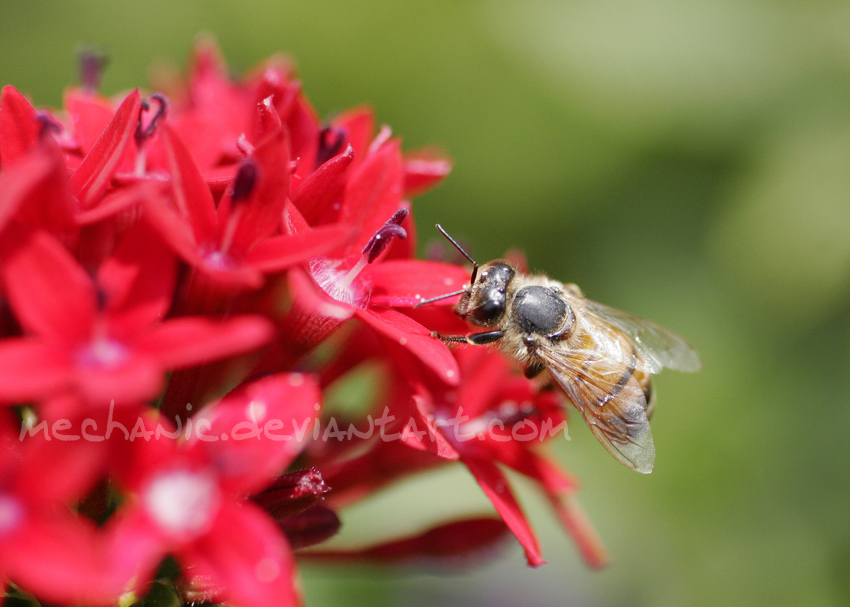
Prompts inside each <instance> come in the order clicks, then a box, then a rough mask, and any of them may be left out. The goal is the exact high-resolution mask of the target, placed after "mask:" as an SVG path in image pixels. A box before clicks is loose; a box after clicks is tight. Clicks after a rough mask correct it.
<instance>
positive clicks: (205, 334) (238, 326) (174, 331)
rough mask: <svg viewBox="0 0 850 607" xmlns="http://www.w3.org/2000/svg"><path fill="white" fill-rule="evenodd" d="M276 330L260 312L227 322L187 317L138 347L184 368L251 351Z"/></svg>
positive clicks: (167, 323) (158, 330) (168, 323)
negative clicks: (260, 315)
mask: <svg viewBox="0 0 850 607" xmlns="http://www.w3.org/2000/svg"><path fill="white" fill-rule="evenodd" d="M272 332H273V328H272V325H271V323H270V322H268V321H267V320H266V319H264V318H262V317H259V316H241V317H234V318H230V319H228V320H225V321H223V322H215V321H212V320H208V319H206V318H199V317H183V318H175V319H172V320H167V321H165V322H164V323H162V325H160V326H158V327H156V328H154V329H153V330H151V331H150V333H149V334H148V335H145V336H144V337H142V338H141V339H140V340H139V342H138V347H139V348H140V349H141V350H143V351H145V352H148V353H150V354H151V355H152V356H155V357H156V358H157V359H158V360H159V361H160V362H161V363H162V364H163V366H165V367H167V368H181V367H188V366H192V365H199V364H202V363H206V362H211V361H214V360H218V359H219V358H223V357H225V356H232V355H234V354H242V353H243V352H248V351H250V350H253V349H254V348H256V347H258V346H260V345H262V344H264V343H265V342H267V341H268V340H269V339H271V336H272Z"/></svg>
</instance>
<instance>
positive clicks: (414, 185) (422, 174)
mask: <svg viewBox="0 0 850 607" xmlns="http://www.w3.org/2000/svg"><path fill="white" fill-rule="evenodd" d="M451 170H452V161H451V160H450V159H449V158H447V157H446V156H445V155H443V154H440V153H439V152H437V151H435V150H433V149H427V148H426V149H423V150H417V151H415V152H408V153H407V154H405V155H404V195H405V197H412V196H418V195H419V194H422V193H424V192H427V191H428V190H430V189H431V188H433V187H434V186H436V185H437V184H438V183H440V182H441V181H442V180H443V179H444V178H445V177H446V175H448V174H449V173H450V172H451Z"/></svg>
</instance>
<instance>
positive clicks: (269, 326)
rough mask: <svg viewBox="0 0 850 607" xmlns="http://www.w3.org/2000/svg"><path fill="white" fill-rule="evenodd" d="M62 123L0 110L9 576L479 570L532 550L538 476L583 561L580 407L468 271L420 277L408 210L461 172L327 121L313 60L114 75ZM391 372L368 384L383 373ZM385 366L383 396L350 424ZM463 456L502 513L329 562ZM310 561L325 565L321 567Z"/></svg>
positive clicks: (203, 590) (279, 596)
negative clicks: (534, 367) (330, 544)
mask: <svg viewBox="0 0 850 607" xmlns="http://www.w3.org/2000/svg"><path fill="white" fill-rule="evenodd" d="M83 65H84V67H85V71H84V76H85V77H84V83H85V86H83V87H80V88H72V89H70V90H68V91H67V93H66V96H65V103H64V109H63V110H62V111H53V110H42V109H35V108H34V107H33V106H32V105H31V103H30V102H29V101H28V100H27V99H26V98H25V97H24V96H23V95H22V94H21V93H19V92H18V91H17V90H16V89H15V88H13V87H11V86H7V87H5V88H4V89H3V92H2V98H0V167H1V168H2V172H0V404H2V405H5V406H4V407H2V408H0V414H2V415H0V450H2V453H0V579H2V580H3V583H4V584H5V586H6V588H7V590H8V591H9V592H14V593H19V594H21V595H23V596H27V595H31V596H34V597H35V598H37V599H40V600H44V601H47V602H50V603H60V604H71V603H73V604H92V605H100V604H114V603H115V602H116V601H118V600H121V601H122V602H124V603H126V602H128V601H132V600H133V597H139V598H140V597H142V596H144V595H145V594H146V593H148V592H150V591H151V588H153V587H154V586H156V585H159V586H165V587H167V588H168V589H169V591H170V592H173V593H176V594H177V596H178V597H179V599H180V600H182V601H185V602H190V601H213V602H226V603H231V604H235V605H244V606H254V605H257V606H266V605H268V606H271V605H275V606H279V605H298V604H300V597H299V591H298V582H297V570H296V562H295V556H294V554H295V553H294V551H296V550H300V549H303V548H306V547H313V548H311V549H310V551H307V552H304V553H303V554H305V555H309V557H310V558H324V559H372V560H379V561H384V562H399V561H404V560H407V559H415V558H423V557H425V558H459V557H464V558H466V557H469V556H470V555H473V554H477V553H478V552H480V551H482V550H484V549H486V548H489V547H491V546H492V545H494V544H495V543H497V542H500V541H501V540H502V539H503V538H504V537H505V535H506V534H508V533H512V534H513V535H514V536H515V537H516V538H517V539H518V540H519V542H520V543H521V545H522V547H523V548H524V550H525V553H526V556H527V560H528V563H529V564H530V565H538V564H540V563H542V562H543V559H542V557H541V554H540V549H539V546H538V542H537V539H536V537H535V534H534V532H533V530H532V528H531V526H530V525H529V523H528V522H527V520H526V518H525V516H524V515H523V513H522V511H521V509H520V507H519V505H518V503H517V501H516V499H515V497H514V495H513V493H512V491H511V489H510V485H509V483H508V480H507V478H506V476H505V475H504V472H503V468H504V467H508V468H511V469H513V470H515V471H517V472H519V473H520V474H523V475H525V476H527V477H529V478H531V479H533V481H535V482H536V483H537V484H538V485H539V486H540V487H541V488H542V490H543V492H544V493H545V495H546V496H547V497H548V499H549V500H550V501H551V503H552V505H553V507H554V509H555V511H556V512H557V514H558V516H559V517H560V519H561V520H562V521H563V523H564V525H565V526H566V528H567V529H568V530H569V531H570V533H572V535H573V536H574V537H575V539H576V541H577V543H578V545H579V547H580V549H581V551H582V553H583V555H584V557H585V558H586V560H587V561H588V562H589V563H590V564H591V565H593V566H600V565H601V564H602V563H603V561H604V558H605V555H604V550H603V549H602V548H601V546H600V544H599V542H598V540H597V539H596V536H595V535H594V533H593V531H592V529H591V528H590V526H589V525H588V523H587V522H586V521H585V519H584V518H583V516H582V514H581V512H580V510H579V509H578V507H577V505H576V503H575V499H574V494H575V492H576V483H575V481H574V480H573V479H572V478H571V477H569V476H568V475H567V474H566V473H564V472H563V471H561V470H560V469H559V468H558V466H557V465H555V464H554V463H553V462H552V461H551V460H550V459H548V458H547V457H545V456H544V455H542V454H541V453H540V443H541V442H542V440H543V439H544V438H548V437H551V436H553V435H555V434H556V433H557V432H558V431H559V430H560V429H561V428H563V426H564V423H565V420H564V418H563V415H564V414H563V408H562V407H561V406H560V404H559V403H558V402H557V401H556V398H555V396H554V395H553V394H552V393H550V392H545V391H544V392H539V391H538V390H536V389H535V388H534V386H533V385H532V384H531V383H530V382H529V381H528V380H526V379H525V378H524V377H522V376H521V375H518V374H517V373H515V372H514V370H512V369H511V368H510V366H509V365H508V363H506V362H505V361H504V360H503V359H502V358H501V357H500V356H498V355H497V354H494V353H492V352H490V351H488V350H487V349H485V348H465V347H458V348H455V349H453V350H450V349H448V348H447V347H446V346H445V345H444V344H443V343H442V342H441V341H440V340H439V339H435V338H433V337H432V336H431V331H432V330H434V329H436V330H440V331H446V332H450V333H458V332H464V331H465V328H464V327H463V325H462V323H460V321H459V320H458V319H457V317H456V316H455V315H454V314H453V312H452V307H451V303H452V299H451V298H449V299H444V300H441V301H438V302H435V303H434V304H433V305H429V306H424V307H421V308H415V307H414V306H415V305H416V304H417V303H418V302H419V301H421V300H422V299H425V298H430V297H434V296H437V295H440V294H443V293H446V292H450V291H456V290H458V289H459V288H460V287H462V286H463V284H464V283H465V282H467V281H468V274H467V272H466V270H465V269H464V268H462V267H460V266H458V265H455V264H451V263H445V262H439V261H422V260H416V259H414V251H415V242H414V240H415V230H414V224H413V217H412V215H411V214H410V205H409V202H408V199H409V198H410V197H412V196H413V195H415V194H418V193H420V192H422V191H425V190H427V189H429V188H430V187H432V186H434V185H436V184H437V183H438V182H439V181H440V180H441V179H442V178H443V177H444V176H445V175H446V174H447V173H448V171H449V169H450V163H449V161H448V160H446V159H445V158H443V157H442V156H440V155H439V154H437V153H435V152H433V151H430V150H425V151H420V152H413V153H407V154H403V153H402V151H401V145H400V142H399V140H398V139H397V138H395V137H393V136H392V133H391V132H390V130H389V129H388V128H386V127H383V128H380V129H376V127H375V120H374V116H373V113H372V112H371V111H370V110H369V109H367V108H355V109H352V110H349V111H346V112H343V113H341V114H340V115H338V116H336V117H335V118H333V119H331V120H329V121H327V122H324V123H323V122H321V121H320V120H319V118H318V117H317V114H316V112H315V110H314V109H313V108H312V107H311V105H310V104H309V102H308V101H307V99H306V98H305V96H304V94H303V93H302V90H301V86H300V83H299V81H298V80H297V79H296V76H295V73H294V70H293V68H292V66H291V64H290V63H289V62H287V61H286V60H284V59H281V58H273V59H271V60H269V61H267V62H265V63H264V64H262V65H260V66H259V67H257V68H256V69H254V70H252V71H251V72H250V73H248V74H247V75H246V76H245V77H244V78H242V79H240V80H238V81H233V80H231V79H230V78H229V77H228V75H227V69H226V66H225V65H224V63H223V61H222V59H221V57H220V55H219V52H218V49H217V48H216V47H215V45H214V44H213V43H212V42H210V41H209V40H204V41H201V42H200V43H198V44H197V45H196V47H195V49H194V52H193V56H192V59H191V64H190V67H189V69H188V76H187V78H186V79H185V81H184V80H182V79H179V78H168V79H164V80H163V82H161V83H159V85H158V86H157V88H158V89H159V90H158V92H156V93H144V94H143V93H141V92H140V91H138V90H135V91H132V92H130V93H129V94H125V95H122V96H120V97H119V98H115V99H110V98H106V97H104V96H102V95H100V94H99V93H98V92H97V90H96V81H97V73H96V71H97V69H98V65H99V64H98V62H97V61H95V60H93V59H92V58H91V57H89V58H88V59H87V61H85V62H83ZM364 369H368V370H369V373H368V374H366V373H365V372H364ZM359 376H367V377H371V378H372V380H373V382H372V383H373V384H374V387H375V388H376V390H374V392H375V394H374V395H373V397H372V398H365V397H363V398H358V399H356V400H358V402H357V403H355V404H353V405H351V406H343V405H340V404H339V403H337V405H334V406H331V405H329V404H328V399H327V398H326V396H327V394H328V393H329V391H332V390H333V389H334V388H335V387H336V386H338V385H340V382H346V381H348V380H350V379H351V378H352V377H359ZM455 460H458V461H459V462H460V463H462V465H464V466H466V467H467V468H468V470H469V471H470V472H471V473H472V475H473V476H474V478H475V479H476V480H477V481H478V483H479V485H480V486H481V489H482V490H483V491H484V493H485V494H486V495H487V497H488V498H489V499H490V500H491V501H492V503H493V506H494V507H495V510H496V512H497V513H498V517H481V518H473V519H468V520H459V521H458V520H453V521H448V522H446V523H445V524H444V525H440V526H438V527H435V528H432V529H428V530H426V531H424V532H420V533H419V534H415V533H414V534H412V535H411V536H409V537H405V538H402V539H398V540H395V541H392V542H389V543H384V544H378V545H372V546H365V547H363V548H362V550H357V551H354V552H341V551H339V550H323V549H322V548H321V547H318V548H316V547H315V545H316V544H319V543H321V542H322V541H324V540H326V539H328V538H329V537H331V536H332V535H334V534H335V533H336V532H337V530H338V529H339V527H340V519H339V518H338V516H337V513H338V512H339V511H340V509H342V508H344V507H345V506H346V505H348V504H351V503H352V502H354V501H356V500H361V499H363V498H365V497H368V496H369V495H372V494H373V493H374V492H376V491H378V490H380V489H382V488H384V487H386V486H388V485H390V484H391V483H395V482H398V481H399V480H401V479H403V478H406V477H408V476H409V475H412V474H416V473H418V472H420V471H422V470H425V469H431V468H434V467H436V466H440V465H445V464H448V463H450V462H453V461H455ZM299 554H300V553H299Z"/></svg>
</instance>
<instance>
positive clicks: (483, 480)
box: [463, 458, 546, 567]
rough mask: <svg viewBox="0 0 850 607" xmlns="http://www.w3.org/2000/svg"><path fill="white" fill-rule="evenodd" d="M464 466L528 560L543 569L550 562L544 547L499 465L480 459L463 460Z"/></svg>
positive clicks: (532, 564)
mask: <svg viewBox="0 0 850 607" xmlns="http://www.w3.org/2000/svg"><path fill="white" fill-rule="evenodd" d="M463 463H464V464H466V467H467V468H469V471H470V472H472V475H473V476H474V477H475V480H477V481H478V484H479V485H480V486H481V488H482V489H483V490H484V494H485V495H486V496H487V497H488V498H489V499H490V501H491V502H492V503H493V506H495V508H496V511H497V512H498V513H499V516H501V517H502V520H503V521H505V524H506V525H507V526H508V528H509V529H510V530H511V532H512V533H513V534H514V535H515V536H516V538H517V539H518V540H519V543H520V544H522V547H523V549H524V550H525V558H526V560H527V561H528V564H529V565H531V566H532V567H537V566H538V565H542V564H543V563H545V562H546V561H544V560H543V557H542V555H541V554H540V545H539V544H538V542H537V536H535V534H534V530H533V529H532V528H531V525H529V524H528V520H526V518H525V515H524V514H523V513H522V510H521V509H520V506H519V504H518V503H517V501H516V498H514V495H513V493H512V492H511V489H510V485H508V479H507V478H505V475H504V474H502V471H501V470H499V468H498V467H496V465H495V464H493V463H491V462H489V461H487V460H479V459H476V458H463Z"/></svg>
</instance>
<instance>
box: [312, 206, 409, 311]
mask: <svg viewBox="0 0 850 607" xmlns="http://www.w3.org/2000/svg"><path fill="white" fill-rule="evenodd" d="M407 215H408V210H407V209H399V210H398V211H396V212H395V213H393V216H392V217H390V219H389V221H387V222H386V223H385V224H384V225H383V226H381V227H380V228H379V229H378V231H377V232H375V235H374V236H372V238H371V239H370V240H369V242H368V243H366V246H365V247H364V248H363V251H362V252H361V253H360V259H358V260H357V263H356V264H354V266H353V267H352V268H351V269H350V270H348V271H347V272H345V271H342V270H338V269H337V268H338V267H339V265H340V262H339V261H333V260H329V259H324V258H316V259H313V260H312V261H311V262H310V271H311V272H312V273H313V278H314V280H315V281H316V283H317V284H318V285H319V286H320V287H321V288H322V290H323V291H324V292H325V293H327V294H328V295H330V296H331V297H333V298H334V299H335V300H337V301H339V302H342V303H346V304H349V305H351V306H358V307H360V306H365V305H366V302H367V300H368V298H369V292H368V290H364V289H357V288H356V287H355V286H354V279H355V278H357V276H358V275H359V274H360V272H362V271H363V268H365V267H366V266H367V265H369V264H370V263H372V262H373V261H375V260H376V259H377V258H378V256H379V255H380V254H381V253H383V252H384V251H385V250H386V248H387V247H388V246H389V245H390V243H391V242H392V241H393V238H406V237H407V231H406V230H405V229H404V228H403V227H401V222H402V221H404V218H405V217H407Z"/></svg>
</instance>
